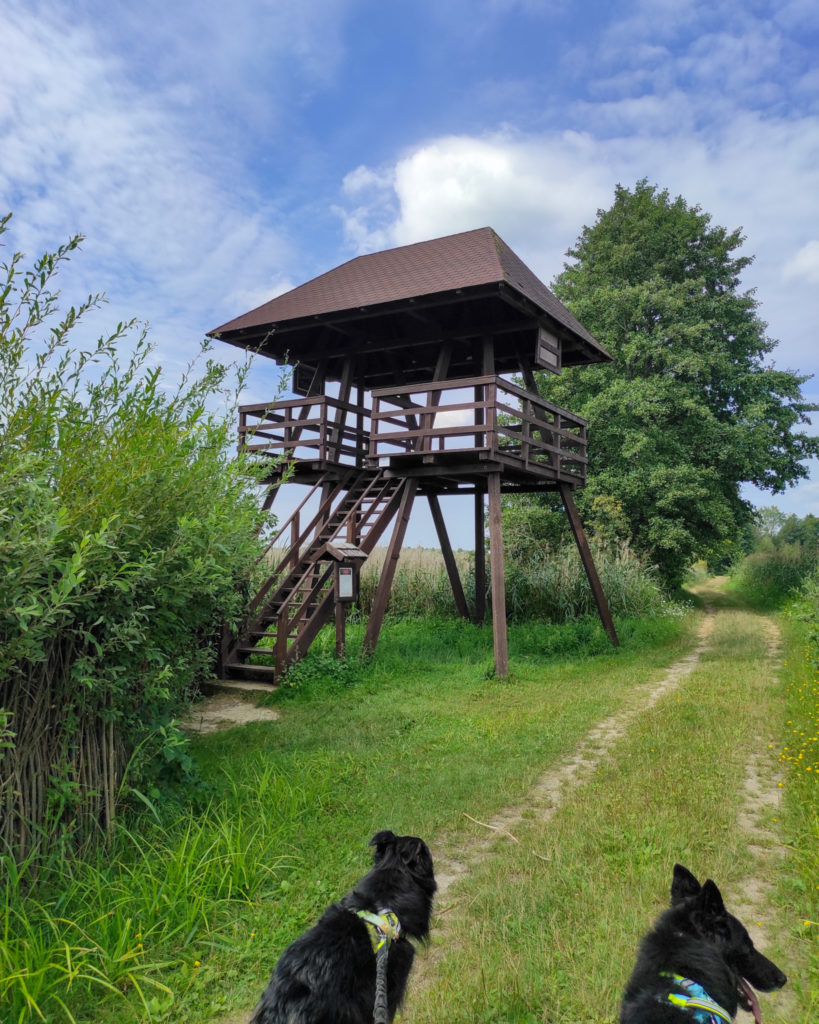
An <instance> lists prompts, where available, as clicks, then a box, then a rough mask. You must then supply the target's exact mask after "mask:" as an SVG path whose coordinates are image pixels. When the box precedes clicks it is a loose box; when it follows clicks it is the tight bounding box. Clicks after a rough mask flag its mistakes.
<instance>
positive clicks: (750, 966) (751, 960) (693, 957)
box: [620, 864, 787, 1024]
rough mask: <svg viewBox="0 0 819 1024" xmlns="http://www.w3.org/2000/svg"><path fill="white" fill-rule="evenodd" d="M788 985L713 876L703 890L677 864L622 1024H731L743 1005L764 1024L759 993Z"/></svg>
mask: <svg viewBox="0 0 819 1024" xmlns="http://www.w3.org/2000/svg"><path fill="white" fill-rule="evenodd" d="M786 981H787V978H786V977H785V975H784V974H783V973H782V971H780V969H779V968H778V967H777V966H776V964H775V963H773V962H772V961H771V960H769V959H768V958H767V957H764V956H763V955H762V954H761V953H760V952H759V951H758V950H757V949H756V948H755V946H754V944H753V942H752V941H751V937H750V935H748V932H747V931H746V930H745V928H744V926H743V925H742V924H741V922H740V921H738V920H737V918H735V917H734V916H733V915H732V914H729V913H728V911H727V910H726V909H725V904H724V903H723V901H722V896H721V894H720V891H719V889H718V888H717V887H716V885H715V884H714V883H713V882H712V881H711V879H710V878H709V879H708V880H707V881H706V882H705V883H704V884H703V885H700V883H699V882H698V881H697V879H696V878H695V877H694V875H692V874H691V872H690V871H689V870H688V869H687V868H684V867H681V866H680V865H679V864H675V865H674V878H673V881H672V884H671V907H670V908H669V909H668V910H666V911H665V912H664V913H663V914H662V915H661V916H660V917H659V919H658V920H657V922H656V924H655V925H654V927H653V928H652V930H651V931H650V932H649V933H648V935H646V937H645V938H644V939H643V941H642V943H641V945H640V952H639V955H638V957H637V964H636V966H635V968H634V972H633V973H632V975H631V978H630V979H629V982H628V985H627V986H626V991H625V994H624V996H623V1004H622V1008H621V1010H620V1024H723V1022H729V1024H730V1021H732V1020H733V1019H734V1016H735V1015H736V1012H737V1009H738V1008H739V1007H740V1006H741V1007H742V1008H743V1009H744V1010H747V1011H748V1012H749V1013H753V1015H754V1019H755V1020H756V1022H757V1024H761V1021H762V1015H761V1013H760V1009H759V1000H758V999H757V997H756V993H755V992H754V989H758V990H759V991H760V992H771V991H773V990H774V989H777V988H781V987H782V986H783V985H784V984H785V982H786Z"/></svg>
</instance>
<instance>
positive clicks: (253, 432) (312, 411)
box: [239, 395, 369, 467]
mask: <svg viewBox="0 0 819 1024" xmlns="http://www.w3.org/2000/svg"><path fill="white" fill-rule="evenodd" d="M368 417H369V410H367V409H365V408H364V407H363V406H358V405H351V404H350V403H349V402H340V401H339V400H338V399H337V398H330V397H328V396H327V395H315V396H313V397H310V398H294V399H290V400H289V401H285V402H276V403H275V404H273V405H265V404H259V405H242V406H240V407H239V447H240V449H245V450H247V451H253V452H260V453H262V454H265V455H270V456H272V457H273V456H279V457H281V456H283V457H284V458H285V459H287V460H291V459H296V460H303V461H319V462H326V463H330V464H334V465H343V466H351V467H352V466H358V467H361V466H362V465H363V459H364V455H365V452H366V450H367V443H368V434H367V432H366V431H365V420H366V419H367V418H368Z"/></svg>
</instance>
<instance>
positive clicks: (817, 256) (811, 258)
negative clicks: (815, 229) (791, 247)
mask: <svg viewBox="0 0 819 1024" xmlns="http://www.w3.org/2000/svg"><path fill="white" fill-rule="evenodd" d="M782 278H783V280H785V281H790V280H792V279H793V278H804V280H805V281H807V282H808V284H815V285H819V241H817V240H816V239H815V238H814V239H811V241H810V242H807V243H806V244H805V245H803V246H802V248H801V249H800V250H799V251H798V252H797V253H796V254H795V255H794V256H793V257H792V258H791V259H789V260H788V262H787V263H786V264H785V266H784V267H783V268H782Z"/></svg>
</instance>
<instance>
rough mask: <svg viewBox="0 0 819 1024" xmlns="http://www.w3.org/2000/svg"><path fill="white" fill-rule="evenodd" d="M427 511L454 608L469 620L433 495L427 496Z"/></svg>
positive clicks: (436, 502)
mask: <svg viewBox="0 0 819 1024" xmlns="http://www.w3.org/2000/svg"><path fill="white" fill-rule="evenodd" d="M428 500H429V510H430V512H431V513H432V521H433V523H435V529H436V531H437V533H438V542H439V544H440V545H441V554H442V555H443V556H444V565H445V566H446V571H447V575H448V576H449V585H450V586H451V587H452V596H453V597H454V598H455V607H456V609H457V610H458V614H459V615H460V616H461V618H463V619H468V618H469V608H468V607H467V604H466V597H465V596H464V588H463V584H462V583H461V577H460V575H459V573H458V565H457V563H456V561H455V555H454V554H453V552H452V545H451V544H450V543H449V534H448V533H447V532H446V524H445V523H444V517H443V514H442V513H441V504H440V502H439V501H438V497H437V495H435V494H430V495H428Z"/></svg>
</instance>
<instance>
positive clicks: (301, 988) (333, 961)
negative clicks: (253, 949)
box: [250, 831, 436, 1024]
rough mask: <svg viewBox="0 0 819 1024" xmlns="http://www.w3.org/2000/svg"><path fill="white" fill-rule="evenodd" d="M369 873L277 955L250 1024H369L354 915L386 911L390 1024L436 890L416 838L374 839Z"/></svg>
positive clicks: (368, 987) (359, 929) (363, 932)
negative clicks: (393, 926)
mask: <svg viewBox="0 0 819 1024" xmlns="http://www.w3.org/2000/svg"><path fill="white" fill-rule="evenodd" d="M370 846H373V847H374V848H375V850H374V853H373V867H372V870H371V871H370V872H369V873H368V874H367V875H366V876H365V877H364V878H362V879H361V881H360V882H359V883H358V885H356V886H355V888H354V889H353V890H352V891H351V892H349V893H347V895H346V896H344V897H343V898H342V899H341V900H340V901H339V902H338V903H334V904H332V906H330V907H328V908H327V910H325V911H324V914H323V915H322V916H321V918H320V920H319V921H318V923H317V924H316V925H314V926H313V927H312V928H311V929H310V930H309V931H307V932H305V933H304V934H303V935H302V936H301V937H300V938H298V939H296V941H295V942H293V943H292V945H290V946H288V947H287V949H285V951H284V952H283V953H282V955H281V957H280V958H279V961H278V963H277V964H276V967H275V970H274V971H273V977H272V978H271V979H270V984H269V985H268V986H267V988H266V989H265V991H264V993H263V995H262V998H261V1000H260V1002H259V1004H258V1006H257V1007H256V1009H255V1011H254V1013H253V1017H252V1019H251V1021H250V1024H372V1020H373V1008H374V1004H375V976H376V959H375V953H374V952H373V947H372V943H371V940H370V932H369V930H368V928H367V925H366V924H365V923H364V922H363V921H362V920H361V919H360V918H359V917H357V916H356V911H358V910H367V911H371V912H373V913H378V912H379V911H381V910H391V911H392V912H393V913H394V914H396V915H397V917H398V920H399V922H400V924H401V934H400V935H399V937H398V938H397V939H396V940H395V941H393V942H392V943H391V944H390V948H389V957H388V960H387V1007H388V1014H389V1019H390V1021H392V1019H393V1017H394V1016H395V1013H396V1010H397V1009H398V1007H399V1006H400V1005H401V1002H402V1000H403V998H404V993H405V991H406V987H407V980H408V978H409V974H410V970H411V968H412V961H413V958H414V956H415V949H414V947H413V945H412V943H411V942H410V941H409V940H410V939H416V940H420V941H423V940H424V939H426V937H427V935H428V934H429V921H430V915H431V913H432V898H433V895H434V894H435V889H436V883H435V876H434V873H433V865H432V855H431V854H430V852H429V849H428V847H427V845H426V843H425V842H424V841H423V840H422V839H418V838H417V837H415V836H396V835H395V834H394V833H392V832H389V831H384V832H379V833H378V834H377V835H375V836H373V838H372V839H371V840H370Z"/></svg>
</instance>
